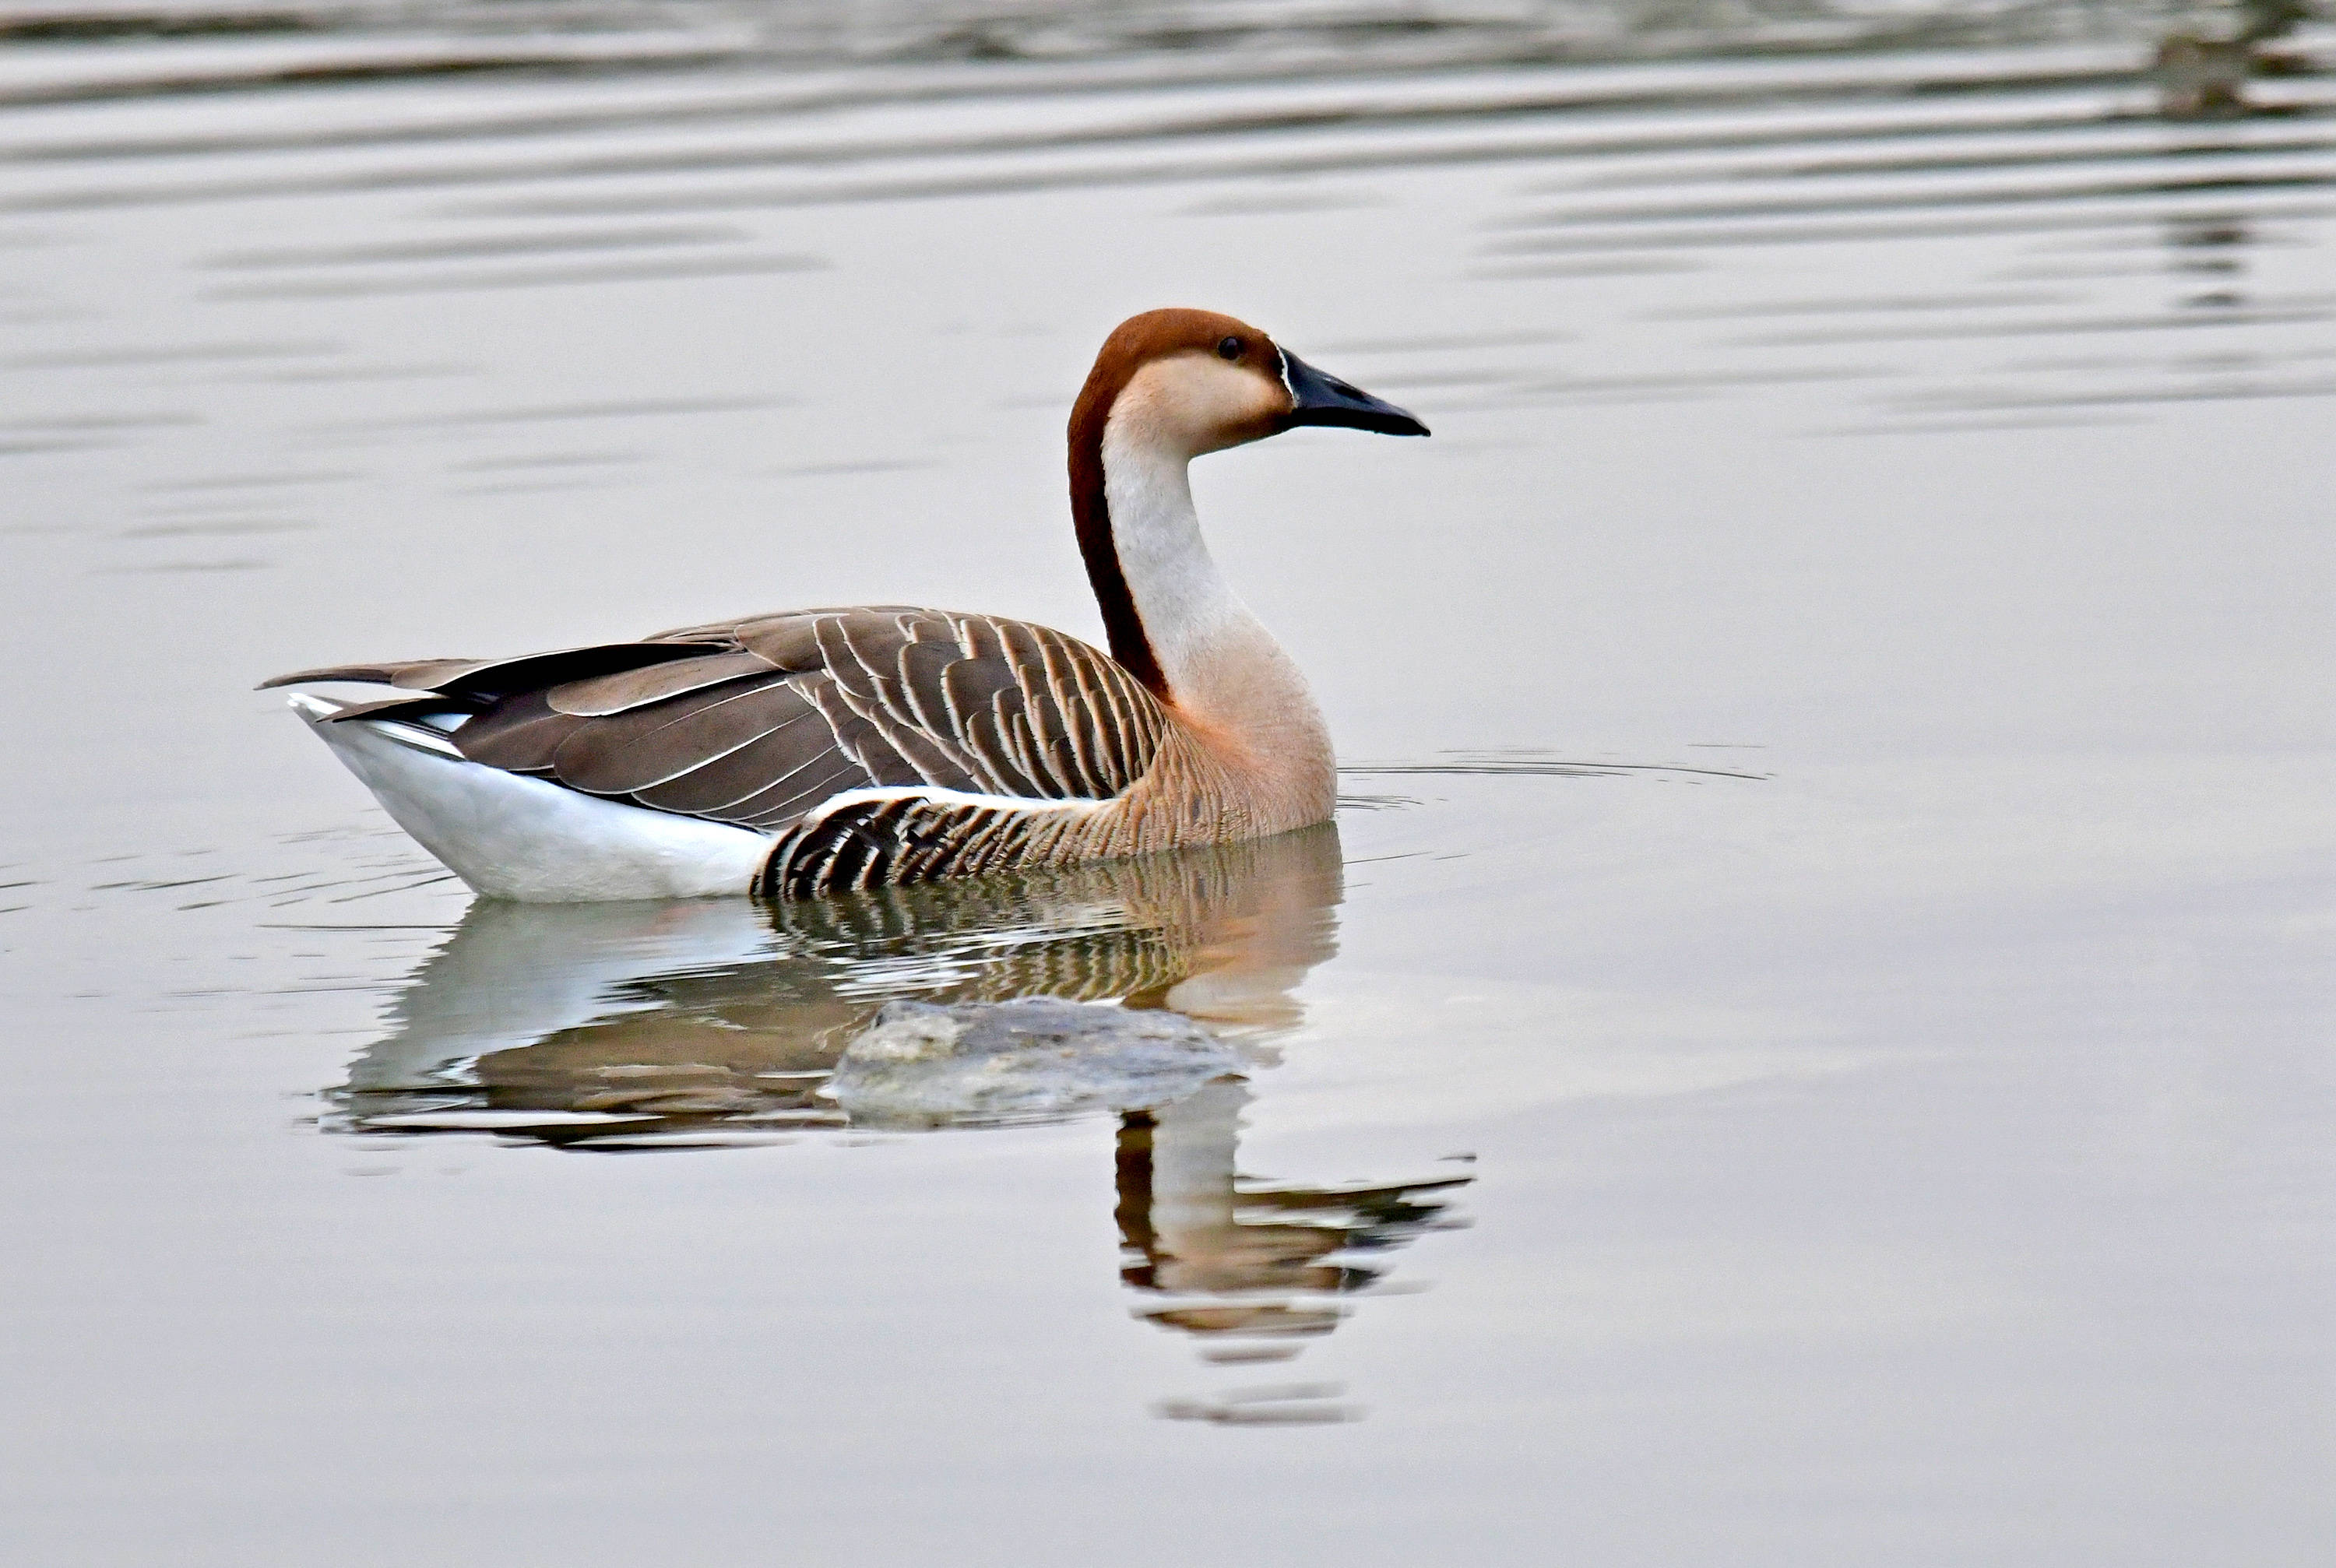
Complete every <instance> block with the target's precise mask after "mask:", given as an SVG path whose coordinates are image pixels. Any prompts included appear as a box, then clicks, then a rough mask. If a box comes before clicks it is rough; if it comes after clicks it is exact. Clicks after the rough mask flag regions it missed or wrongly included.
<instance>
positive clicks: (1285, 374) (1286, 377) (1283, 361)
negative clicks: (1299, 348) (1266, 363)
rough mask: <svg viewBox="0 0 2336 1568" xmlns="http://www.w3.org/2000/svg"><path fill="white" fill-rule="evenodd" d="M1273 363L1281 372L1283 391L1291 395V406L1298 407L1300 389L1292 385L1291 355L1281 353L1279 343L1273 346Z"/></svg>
mask: <svg viewBox="0 0 2336 1568" xmlns="http://www.w3.org/2000/svg"><path fill="white" fill-rule="evenodd" d="M1273 363H1274V365H1275V366H1276V367H1277V368H1279V369H1280V372H1281V390H1282V391H1284V392H1286V393H1288V394H1290V407H1292V408H1295V407H1297V406H1298V388H1296V387H1295V386H1292V385H1290V355H1287V354H1284V353H1283V352H1282V351H1281V346H1280V344H1278V343H1277V344H1275V345H1274V346H1273Z"/></svg>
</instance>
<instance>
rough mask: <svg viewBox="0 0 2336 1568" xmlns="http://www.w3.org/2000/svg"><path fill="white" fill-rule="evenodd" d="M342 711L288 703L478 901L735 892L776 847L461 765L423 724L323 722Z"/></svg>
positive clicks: (763, 838)
mask: <svg viewBox="0 0 2336 1568" xmlns="http://www.w3.org/2000/svg"><path fill="white" fill-rule="evenodd" d="M341 706H342V705H341V704H339V703H336V702H331V701H328V700H326V698H323V697H317V696H308V695H307V694H306V693H302V694H299V695H297V696H294V697H293V698H292V707H293V710H294V711H295V712H297V713H298V714H299V715H300V716H301V717H302V718H304V719H306V720H307V722H308V726H309V727H310V728H311V729H313V730H315V731H316V735H317V736H318V737H319V738H320V739H322V740H323V741H324V743H325V744H326V745H328V746H331V747H332V748H333V754H334V755H336V756H337V757H339V758H340V759H341V761H342V762H343V763H344V764H346V765H347V767H348V770H349V771H350V772H351V773H353V774H356V775H357V777H358V778H360V779H362V780H363V781H365V787H366V788H367V789H369V790H371V791H373V793H374V798H375V799H376V800H378V801H380V802H381V804H382V809H383V810H384V811H386V812H387V813H389V814H390V818H391V820H393V821H394V822H395V823H397V825H398V826H399V827H402V828H404V830H405V831H406V832H407V833H411V834H413V835H414V841H415V842H417V843H419V844H421V846H422V847H423V849H426V850H428V851H429V852H431V853H432V854H433V855H435V856H437V857H438V859H439V860H441V861H443V862H445V864H446V867H447V869H448V870H450V871H452V872H453V873H454V874H455V875H456V876H458V877H461V878H462V880H463V881H466V882H468V883H469V884H470V885H471V886H472V888H473V889H474V890H476V891H478V892H479V893H480V894H482V896H484V897H487V898H491V899H516V900H518V901H521V902H523V903H538V904H566V903H596V902H604V901H611V900H617V899H696V898H715V897H722V896H735V895H737V894H742V893H745V892H746V891H749V890H750V889H751V888H752V886H753V884H754V873H755V872H756V871H757V870H758V869H759V868H760V867H761V865H762V863H763V860H764V857H765V856H766V855H768V854H769V853H770V852H771V846H772V844H773V842H774V840H773V839H772V838H771V837H770V835H768V834H766V833H754V832H751V831H749V830H747V829H745V828H739V827H732V826H730V825H728V824H727V823H710V822H706V821H703V820H702V819H700V818H697V817H686V816H677V815H676V814H674V813H671V812H660V811H651V810H649V809H648V808H647V807H646V806H637V805H628V804H625V803H621V802H618V801H610V800H602V799H600V798H599V797H598V796H596V795H588V794H579V793H578V792H577V791H575V790H571V789H563V788H561V787H560V785H558V784H547V783H545V782H544V781H543V780H541V779H535V778H529V777H527V776H526V775H524V774H512V773H505V772H503V771H502V770H501V768H492V767H487V766H485V765H482V764H479V763H474V762H470V761H467V760H465V759H464V758H463V757H462V755H460V754H459V753H457V752H456V751H455V750H454V748H453V746H452V745H449V744H448V743H447V742H446V741H445V740H443V738H441V737H440V736H438V735H435V734H433V732H431V731H430V730H428V729H426V728H424V727H423V726H417V725H410V724H402V723H397V722H394V721H393V722H386V723H381V724H373V723H368V722H367V721H365V720H364V719H355V720H352V721H350V722H349V723H346V724H326V722H324V721H325V720H326V718H328V717H329V716H332V715H333V714H336V713H338V712H339V711H340V709H341Z"/></svg>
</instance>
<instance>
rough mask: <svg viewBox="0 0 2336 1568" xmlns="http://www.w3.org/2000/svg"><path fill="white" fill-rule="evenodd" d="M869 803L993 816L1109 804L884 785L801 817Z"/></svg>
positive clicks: (848, 794)
mask: <svg viewBox="0 0 2336 1568" xmlns="http://www.w3.org/2000/svg"><path fill="white" fill-rule="evenodd" d="M869 801H930V802H932V803H934V804H935V805H943V806H968V807H971V808H974V809H977V810H980V811H996V812H1092V811H1101V810H1102V809H1103V808H1104V807H1105V806H1107V805H1109V804H1111V802H1109V801H1107V800H1095V799H1094V798H1093V797H1091V796H1087V795H1071V796H1069V797H1067V798H1066V799H1063V800H1040V799H1036V798H1034V797H1032V796H1029V795H986V794H974V793H972V792H971V791H969V790H952V789H942V788H941V787H940V786H939V785H938V784H887V785H881V786H879V787H876V788H872V789H864V790H845V791H843V792H842V793H841V794H832V795H830V796H828V797H827V798H826V799H825V800H823V801H822V802H820V803H819V804H817V805H815V806H813V807H812V809H811V810H809V811H807V812H805V813H803V821H805V822H806V823H816V822H823V821H825V820H826V819H827V817H828V816H829V815H830V814H831V813H834V812H840V811H842V809H843V808H844V807H846V806H856V805H861V804H863V803H866V802H869Z"/></svg>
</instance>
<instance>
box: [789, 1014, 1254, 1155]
mask: <svg viewBox="0 0 2336 1568" xmlns="http://www.w3.org/2000/svg"><path fill="white" fill-rule="evenodd" d="M1240 1071H1241V1057H1239V1056H1238V1055H1236V1054H1235V1053H1234V1051H1233V1049H1232V1047H1230V1046H1228V1045H1226V1044H1225V1043H1224V1042H1223V1041H1222V1040H1220V1039H1218V1038H1217V1037H1215V1036H1213V1035H1212V1034H1210V1033H1209V1032H1208V1030H1206V1029H1204V1028H1202V1027H1201V1026H1200V1025H1198V1024H1196V1023H1194V1022H1193V1021H1192V1019H1190V1018H1185V1017H1183V1015H1182V1014H1180V1013H1166V1012H1154V1011H1148V1010H1144V1011H1139V1010H1136V1009H1133V1008H1120V1007H1108V1006H1102V1005H1098V1004H1095V1003H1090V1002H1063V1001H1056V1000H1053V999H1052V998H1045V997H1027V998H1021V999H1019V1000H1016V1001H1010V1002H959V1003H957V1004H955V1005H953V1006H949V1007H935V1006H932V1005H930V1004H929V1003H925V1002H888V1003H887V1004H885V1007H884V1010H883V1011H882V1012H881V1013H878V1014H877V1015H876V1021H875V1023H874V1024H872V1025H871V1026H870V1027H869V1029H868V1031H867V1032H866V1033H865V1034H863V1035H861V1037H859V1038H858V1039H855V1040H853V1041H852V1044H851V1045H850V1046H849V1047H846V1048H845V1050H844V1053H843V1058H842V1060H841V1061H840V1062H838V1063H837V1064H836V1066H835V1076H833V1077H832V1079H830V1080H829V1082H828V1086H827V1087H826V1089H825V1090H824V1091H822V1092H823V1093H825V1094H826V1095H829V1096H832V1097H833V1098H834V1099H835V1100H836V1102H837V1103H838V1104H840V1105H842V1107H843V1108H844V1110H846V1111H847V1112H849V1113H851V1115H852V1120H853V1121H855V1122H865V1123H872V1124H890V1125H923V1126H937V1125H941V1124H943V1123H947V1122H998V1121H1022V1120H1027V1119H1033V1118H1038V1117H1046V1116H1060V1115H1070V1114H1071V1113H1073V1112H1076V1111H1102V1110H1109V1111H1140V1110H1149V1109H1152V1108H1153V1107H1156V1106H1160V1105H1172V1104H1173V1103H1174V1102H1176V1101H1178V1100H1181V1099H1183V1098H1184V1097H1185V1096H1188V1095H1190V1094H1192V1093H1193V1092H1194V1091H1195V1090H1197V1089H1198V1088H1200V1087H1201V1086H1202V1085H1203V1084H1205V1083H1208V1082H1209V1081H1210V1080H1211V1079H1212V1078H1220V1077H1223V1076H1226V1075H1227V1074H1229V1073H1238V1072H1240Z"/></svg>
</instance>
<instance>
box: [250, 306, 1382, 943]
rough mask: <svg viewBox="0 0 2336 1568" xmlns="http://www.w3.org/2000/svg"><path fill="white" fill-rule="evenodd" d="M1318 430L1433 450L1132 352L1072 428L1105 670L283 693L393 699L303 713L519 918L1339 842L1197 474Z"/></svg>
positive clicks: (889, 642) (945, 613)
mask: <svg viewBox="0 0 2336 1568" xmlns="http://www.w3.org/2000/svg"><path fill="white" fill-rule="evenodd" d="M1300 424H1341V425H1348V426H1352V427H1356V428H1361V429H1367V430H1375V431H1378V432H1381V433H1388V434H1419V435H1424V434H1426V426H1424V425H1422V424H1420V423H1419V422H1418V421H1417V420H1416V419H1414V418H1413V417H1412V416H1411V415H1410V414H1406V413H1405V412H1404V411H1402V410H1401V409H1398V408H1395V407H1393V406H1392V405H1390V404H1385V403H1382V402H1380V401H1379V400H1378V399H1377V398H1374V397H1371V396H1369V395H1368V394H1365V393H1362V392H1359V391H1358V390H1357V389H1355V388H1354V387H1351V386H1348V385H1346V384H1345V383H1343V382H1339V381H1337V380H1334V379H1332V378H1331V377H1329V376H1326V375H1322V374H1321V373H1320V372H1319V371H1316V370H1314V369H1313V368H1312V367H1310V366H1309V365H1305V364H1304V363H1303V362H1302V361H1300V360H1298V359H1296V358H1295V357H1293V356H1291V355H1288V354H1286V353H1284V352H1283V351H1282V350H1280V348H1279V347H1277V346H1275V345H1274V344H1273V342H1272V340H1271V339H1270V338H1269V337H1267V336H1265V335H1264V334H1263V333H1261V332H1260V331H1258V330H1257V329H1256V328H1254V327H1251V326H1247V325H1245V324H1243V323H1241V322H1240V321H1237V320H1234V319H1233V318H1231V317H1224V316H1218V315H1214V314H1212V313H1209V312H1203V311H1194V310H1161V311H1153V312H1149V313H1147V314H1146V315H1144V316H1139V317H1134V318H1133V319H1131V320H1130V321H1127V322H1125V323H1124V324H1122V326H1120V327H1119V328H1118V329H1117V330H1116V331H1114V333H1113V334H1112V336H1111V337H1110V338H1109V339H1108V340H1107V341H1106V342H1105V345H1104V348H1103V352H1102V354H1101V355H1099V356H1098V357H1097V359H1096V362H1095V369H1094V371H1093V372H1092V373H1091V374H1090V375H1089V376H1088V378H1087V382H1086V385H1085V388H1084V389H1083V390H1082V391H1081V393H1080V394H1079V399H1078V402H1077V404H1076V406H1075V407H1074V409H1073V412H1072V415H1071V424H1070V477H1071V499H1072V511H1073V514H1074V518H1075V521H1076V524H1077V531H1078V540H1079V547H1080V551H1081V554H1082V555H1083V557H1084V558H1085V562H1086V567H1087V574H1088V579H1089V582H1090V584H1091V586H1092V587H1093V588H1094V590H1095V598H1096V601H1097V603H1098V605H1099V606H1100V608H1101V609H1102V610H1103V615H1104V621H1105V627H1106V628H1107V629H1108V632H1109V636H1110V643H1111V648H1110V651H1109V652H1105V651H1104V650H1103V649H1100V648H1094V647H1092V646H1090V645H1088V644H1086V643H1084V642H1081V641H1079V640H1078V639H1077V638H1071V637H1067V636H1066V635H1064V634H1063V633H1061V632H1058V631H1055V630H1052V629H1050V628H1046V627H1041V626H1035V625H1032V624H1030V623H1028V622H1027V621H1019V620H1012V619H1007V618H1003V617H999V616H994V615H980V614H971V613H965V612H959V611H952V610H941V609H921V608H917V607H910V606H900V605H873V606H858V607H852V608H845V609H806V610H793V611H786V612H782V613H779V614H774V615H764V616H755V617H750V618H745V619H742V620H735V621H726V622H719V623H715V624H712V625H706V626H697V627H686V628H679V629H676V630H672V631H666V632H659V633H657V634H655V635H653V636H649V637H646V638H638V639H635V640H632V641H628V642H618V643H608V644H600V645H596V646H592V647H586V648H568V649H564V650H561V651H559V652H554V653H544V654H533V655H527V656H523V657H516V658H504V659H427V660H414V661H406V662H400V663H388V664H364V665H342V666H336V667H329V668H323V669H313V670H303V671H300V672H298V673H297V674H293V675H287V676H282V677H277V678H276V679H275V680H272V681H269V682H268V683H267V684H268V686H292V685H307V684H312V683H315V684H321V683H329V682H354V683H363V684H370V685H375V686H385V687H390V688H391V689H392V691H393V692H394V694H397V695H393V696H390V697H388V698H386V699H384V700H377V701H367V702H351V703H343V702H337V701H334V700H332V699H329V698H326V697H321V696H316V695H314V694H311V693H306V692H303V693H300V694H297V695H296V696H294V697H293V699H292V701H293V706H294V708H295V709H296V711H297V712H298V713H299V714H300V715H301V716H303V717H304V718H306V719H307V721H308V722H309V724H310V725H311V726H312V727H313V728H315V729H316V732H317V734H318V735H320V736H321V737H322V738H323V739H324V740H325V741H326V743H327V744H328V745H331V746H332V747H333V749H334V751H335V753H336V755H338V756H339V757H340V758H341V760H342V761H343V762H344V763H345V764H346V765H347V766H348V767H349V769H350V771H351V772H353V773H355V774H356V775H357V776H358V778H359V779H361V780H362V781H363V782H364V783H365V785H366V786H367V787H368V788H370V789H371V790H372V791H373V792H374V794H375V796H376V797H378V798H379V800H380V801H381V803H382V804H383V806H384V809H385V810H387V811H388V813H389V814H390V815H391V817H392V818H393V819H394V820H395V821H396V822H397V823H398V825H399V826H401V827H403V828H404V829H405V831H406V832H407V833H411V834H412V835H413V836H414V839H416V840H417V841H418V842H420V843H421V844H422V845H423V847H424V848H425V849H427V850H429V851H430V852H431V853H433V855H435V856H437V857H438V858H439V859H440V860H441V861H443V862H445V863H446V864H447V865H448V866H449V867H450V868H452V869H453V871H454V872H456V873H457V874H458V875H460V876H461V877H462V880H463V881H466V882H468V883H469V884H470V885H471V886H472V888H474V889H476V890H477V891H480V892H481V893H483V894H486V895H488V896H491V897H501V898H510V899H520V900H527V901H537V902H563V901H585V900H603V899H633V898H674V897H702V896H709V895H715V894H726V893H755V894H759V895H762V896H766V897H778V898H799V897H805V896H812V895H816V894H819V893H822V892H826V891H833V890H840V889H846V888H866V887H871V886H877V885H883V884H892V883H905V882H913V881H926V880H930V879H932V878H936V877H943V876H957V875H968V874H974V873H978V872H986V871H994V870H1000V869H1004V868H1007V867H1012V866H1027V865H1040V864H1062V863H1066V862H1076V861H1085V860H1098V859H1106V858H1115V857H1119V856H1124V855H1133V854H1143V853H1148V852H1154V851H1159V850H1166V849H1174V848H1181V847H1184V846H1187V845H1193V844H1202V843H1217V842H1231V841H1234V840H1240V839H1249V838H1258V837H1263V836H1266V835H1269V834H1272V833H1284V832H1287V831H1289V830H1291V829H1294V828H1299V827H1305V826H1309V825H1310V824H1312V823H1319V822H1323V821H1326V820H1328V819H1329V816H1330V814H1331V810H1332V807H1333V804H1334V803H1335V784H1336V770H1335V765H1334V760H1333V755H1332V751H1331V746H1330V739H1329V730H1328V728H1327V727H1326V726H1325V725H1324V723H1323V721H1322V716H1321V713H1320V710H1319V708H1318V707H1317V706H1315V703H1314V699H1313V696H1312V694H1311V693H1310V692H1309V689H1308V687H1307V685H1306V680H1305V677H1304V676H1303V675H1301V674H1300V673H1299V669H1298V667H1297V666H1296V664H1295V663H1294V662H1293V661H1292V660H1291V659H1290V657H1289V655H1288V654H1286V653H1285V652H1283V650H1282V648H1281V647H1280V644H1278V643H1277V642H1275V641H1274V639H1273V638H1272V635H1271V634H1270V633H1269V632H1268V631H1267V630H1266V629H1265V628H1264V627H1263V626H1262V625H1261V624H1260V622H1259V621H1258V619H1257V618H1256V617H1255V616H1253V615H1251V613H1250V611H1249V609H1247V607H1246V606H1244V605H1243V604H1242V603H1241V600H1240V599H1239V598H1238V597H1237V596H1236V595H1235V594H1234V593H1233V591H1232V589H1231V586H1230V585H1229V584H1227V583H1226V581H1225V580H1224V578H1223V576H1222V573H1221V572H1220V571H1219V570H1217V567H1216V564H1215V562H1214V561H1213V560H1212V559H1211V558H1210V555H1209V550H1208V546H1207V544H1206V542H1205V541H1203V539H1202V534H1201V528H1200V520H1199V517H1198V515H1197V513H1196V512H1195V511H1194V509H1193V505H1192V489H1191V485H1190V483H1189V482H1188V479H1187V477H1186V464H1187V463H1190V461H1191V460H1192V458H1193V457H1196V456H1199V455H1201V454H1202V453H1208V452H1214V451H1219V450H1222V449H1223V448H1225V447H1228V446H1233V445H1237V444H1240V443H1243V442H1247V441H1254V440H1258V439H1260V438H1262V437H1264V436H1267V435H1271V434H1275V433H1279V432H1280V431H1282V430H1286V429H1290V428H1292V427H1294V426H1297V425H1300Z"/></svg>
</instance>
